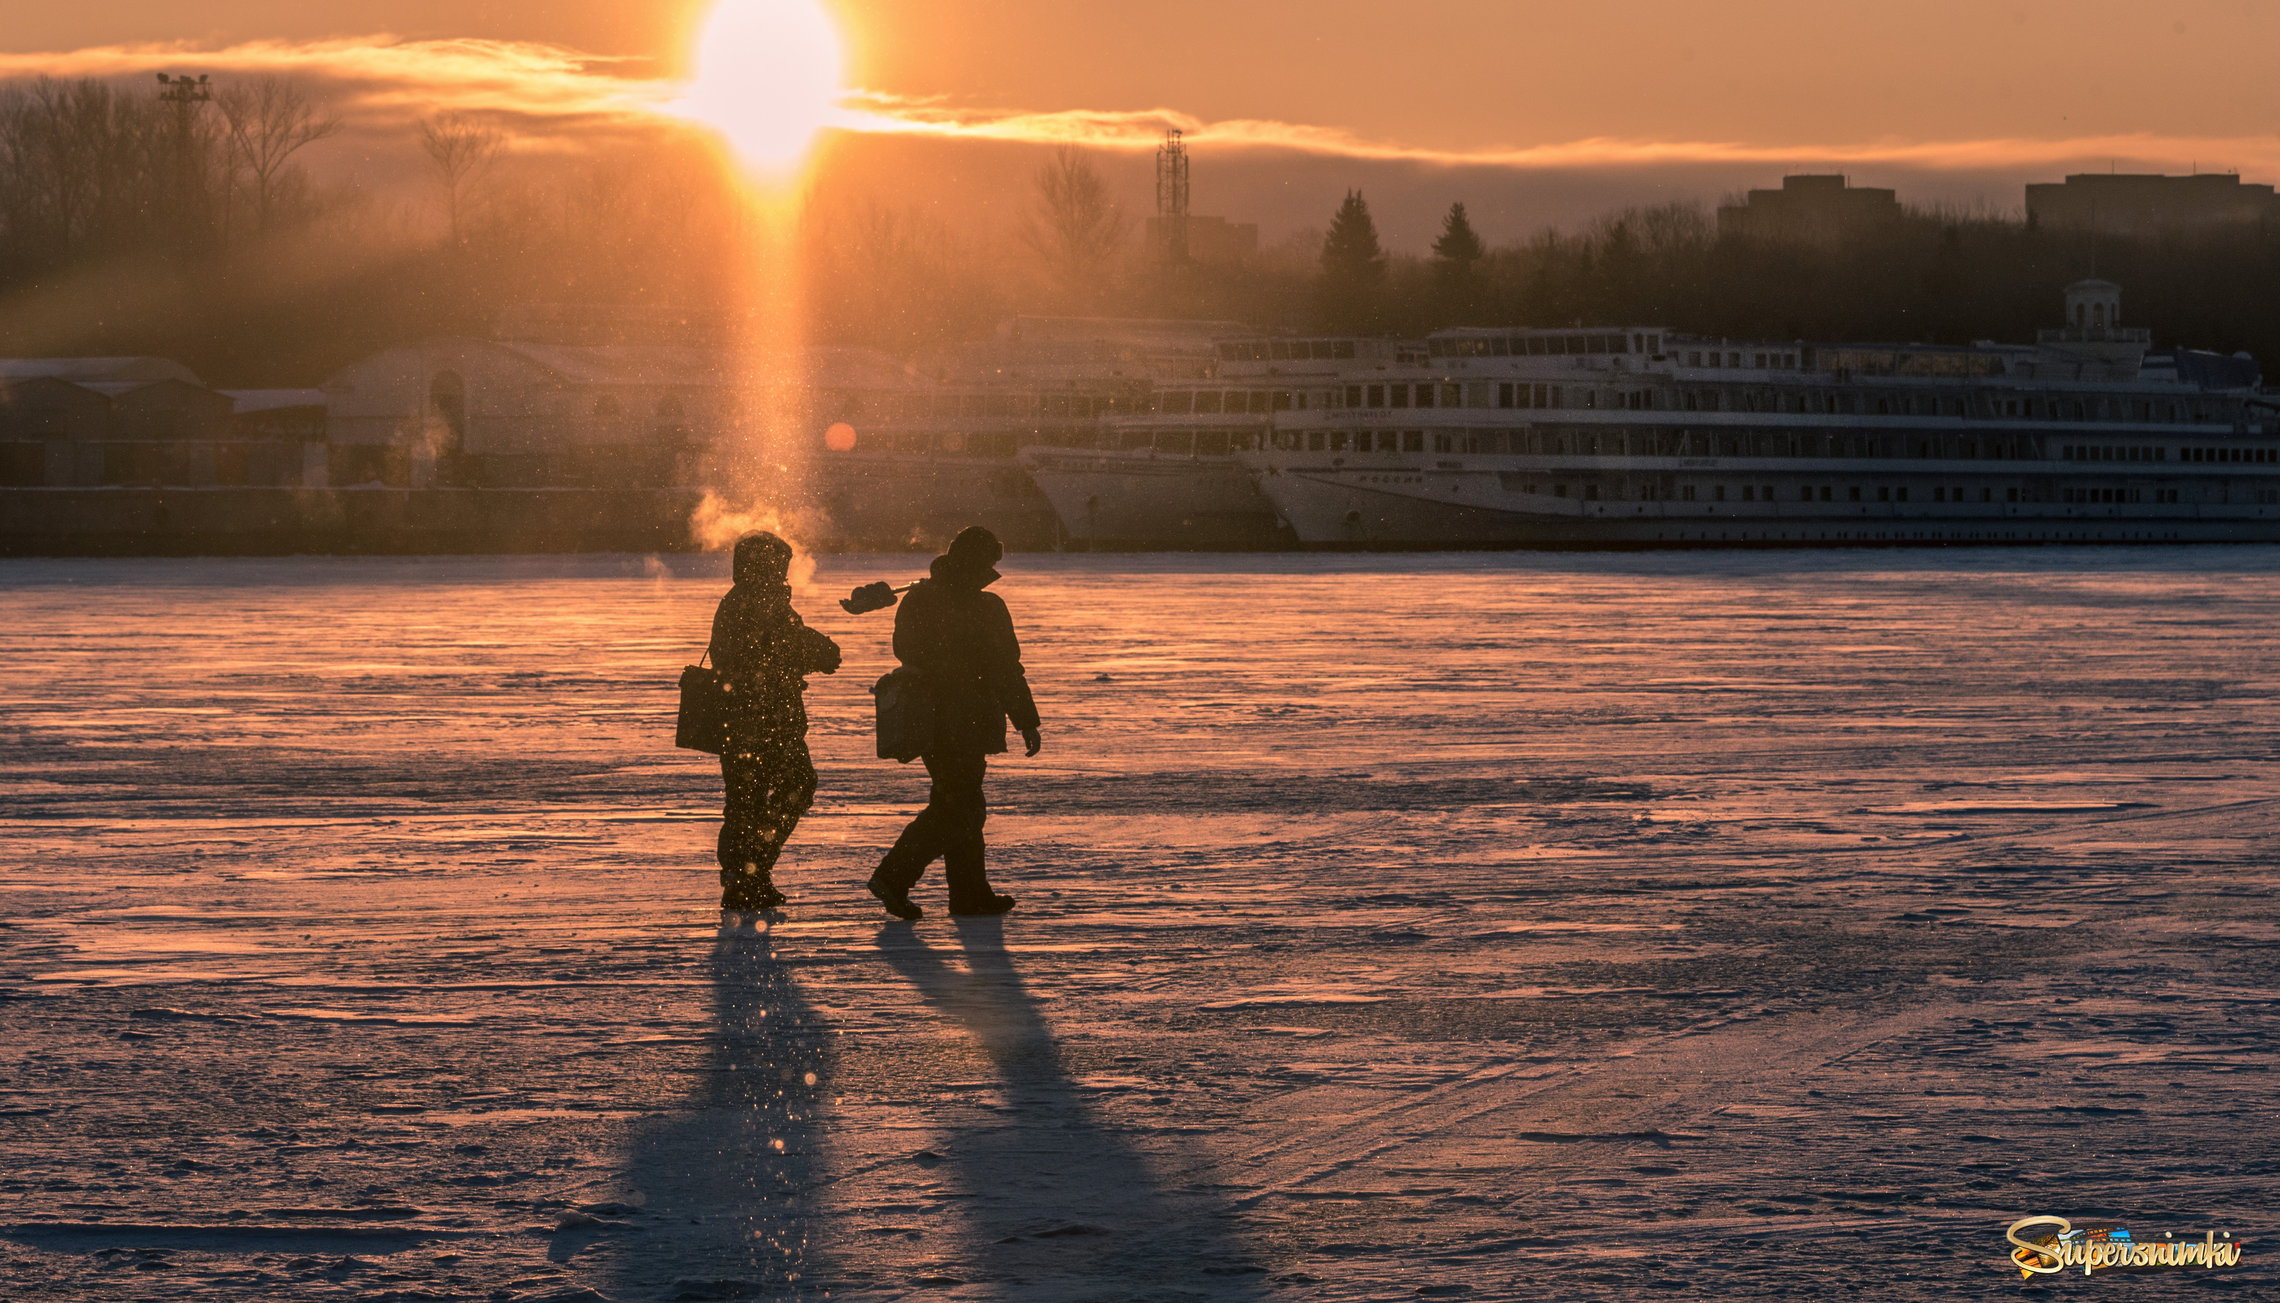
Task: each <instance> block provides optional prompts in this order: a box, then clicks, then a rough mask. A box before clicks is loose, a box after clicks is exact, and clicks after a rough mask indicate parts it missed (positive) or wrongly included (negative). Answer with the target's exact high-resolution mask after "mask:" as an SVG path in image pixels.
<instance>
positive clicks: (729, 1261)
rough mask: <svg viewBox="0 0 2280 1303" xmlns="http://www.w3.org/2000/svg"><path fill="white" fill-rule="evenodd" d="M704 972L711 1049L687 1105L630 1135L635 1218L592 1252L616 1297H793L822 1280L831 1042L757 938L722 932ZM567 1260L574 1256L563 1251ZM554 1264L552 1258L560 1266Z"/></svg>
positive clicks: (603, 1234) (741, 930)
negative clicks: (819, 1230)
mask: <svg viewBox="0 0 2280 1303" xmlns="http://www.w3.org/2000/svg"><path fill="white" fill-rule="evenodd" d="M707 968H708V970H709V975H710V977H711V979H712V1004H713V1019H712V1022H713V1026H712V1032H711V1036H710V1040H711V1042H712V1044H711V1047H710V1052H709V1054H708V1056H707V1059H706V1062H705V1065H704V1068H703V1072H704V1080H703V1083H702V1084H701V1085H700V1086H699V1087H698V1088H697V1089H696V1091H695V1092H694V1097H693V1098H692V1099H690V1100H689V1101H688V1102H687V1103H686V1104H684V1105H683V1106H681V1107H680V1108H678V1109H676V1110H674V1111H673V1112H672V1113H671V1114H669V1115H667V1116H666V1117H663V1118H659V1119H657V1120H656V1121H655V1122H653V1123H652V1124H650V1126H649V1127H648V1128H646V1129H644V1130H643V1131H641V1132H639V1133H637V1134H636V1136H635V1138H634V1142H633V1146H632V1149H631V1151H630V1153H629V1155H628V1161H627V1167H626V1173H625V1184H626V1185H627V1186H628V1187H629V1188H630V1189H632V1190H633V1191H635V1192H636V1193H637V1195H638V1196H639V1200H638V1201H639V1202H640V1203H641V1204H642V1207H641V1209H640V1211H639V1213H637V1214H636V1215H634V1216H633V1217H632V1218H631V1219H630V1221H629V1224H628V1225H627V1226H626V1227H625V1229H624V1230H623V1231H595V1230H590V1229H589V1230H587V1231H584V1232H565V1233H563V1234H562V1235H558V1236H557V1237H556V1238H557V1240H558V1241H560V1240H562V1239H563V1238H564V1237H565V1236H573V1237H576V1236H580V1235H585V1236H592V1237H594V1238H596V1239H597V1240H599V1241H605V1242H602V1243H598V1244H597V1246H596V1251H597V1256H605V1257H606V1258H608V1259H609V1261H608V1263H607V1267H606V1269H605V1271H604V1272H603V1273H600V1274H604V1275H606V1276H607V1277H608V1279H609V1284H608V1287H607V1292H608V1293H609V1295H610V1296H611V1297H613V1298H621V1299H628V1300H637V1299H660V1298H661V1299H727V1298H797V1297H804V1296H808V1295H811V1294H814V1295H820V1294H821V1293H822V1292H823V1291H824V1290H825V1289H826V1288H827V1287H828V1285H829V1283H830V1282H828V1281H826V1280H824V1279H821V1277H822V1276H823V1275H824V1274H825V1272H824V1268H823V1264H822V1263H821V1261H820V1258H819V1255H818V1254H817V1252H816V1250H815V1247H814V1245H813V1244H812V1241H813V1240H814V1239H815V1238H816V1237H815V1236H814V1235H813V1234H812V1231H813V1228H814V1226H815V1216H816V1195H817V1191H818V1187H819V1186H820V1184H821V1183H822V1181H823V1180H824V1179H825V1175H824V1167H825V1165H826V1164H825V1152H824V1143H825V1122H824V1117H823V1112H824V1110H823V1101H824V1100H826V1099H828V1098H829V1097H830V1096H829V1094H828V1092H829V1091H830V1089H831V1075H832V1068H833V1057H834V1056H833V1054H832V1052H831V1039H830V1038H831V1035H832V1031H831V1029H830V1028H829V1027H827V1026H825V1025H824V1023H823V1020H822V1018H821V1017H820V1015H818V1014H817V1013H816V1012H815V1010H814V1009H813V1008H812V1007H811V1006H810V1005H809V1004H808V1003H807V1002H806V1001H805V1000H804V999H803V998H802V997H801V995H800V991H799V987H798V984H797V983H795V982H794V981H793V980H792V976H791V972H790V970H789V969H788V968H787V967H786V966H785V965H783V964H782V963H779V962H778V961H777V960H776V959H775V957H774V955H773V952H772V949H771V941H770V938H769V935H768V933H767V932H766V931H765V930H763V929H757V928H755V927H754V926H753V925H752V924H751V923H750V922H745V923H742V924H738V925H730V924H723V925H722V927H721V929H720V933H719V935H718V937H716V938H715V940H714V942H713V949H712V954H711V955H710V957H709V958H708V961H707ZM566 1247H569V1248H571V1250H572V1251H575V1248H576V1247H577V1246H576V1245H575V1244H572V1245H569V1246H566ZM558 1260H559V1259H558Z"/></svg>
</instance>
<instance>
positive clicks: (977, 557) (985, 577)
mask: <svg viewBox="0 0 2280 1303" xmlns="http://www.w3.org/2000/svg"><path fill="white" fill-rule="evenodd" d="M1004 556H1005V545H1004V544H1002V543H1000V542H998V538H997V535H995V534H992V533H991V532H989V531H988V530H986V529H984V528H982V527H981V526H980V525H968V526H967V527H966V528H964V529H961V530H959V531H958V537H956V538H954V539H951V540H950V550H949V551H947V552H944V553H943V554H942V560H941V562H940V563H939V565H940V568H941V569H942V570H944V571H948V572H951V573H953V574H956V575H958V576H960V577H961V578H964V579H966V580H968V581H969V582H972V583H975V584H978V585H981V586H984V587H987V586H988V585H989V584H990V583H992V582H993V581H995V580H996V579H997V577H998V574H997V569H996V567H997V563H998V561H999V560H1000V559H1002V558H1003V557H1004Z"/></svg>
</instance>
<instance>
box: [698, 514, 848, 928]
mask: <svg viewBox="0 0 2280 1303" xmlns="http://www.w3.org/2000/svg"><path fill="white" fill-rule="evenodd" d="M791 565H792V546H791V544H789V543H786V542H785V541H784V540H782V539H780V538H778V537H776V536H775V535H774V534H769V533H759V534H747V535H745V536H744V537H743V538H740V539H738V540H737V541H736V563H735V578H736V584H735V586H734V587H732V588H730V589H729V590H728V596H726V597H723V598H721V599H720V609H719V610H718V611H717V612H715V613H714V615H713V627H712V660H713V668H714V669H716V670H718V671H719V672H720V676H721V680H722V682H723V683H724V684H725V685H726V686H727V688H728V692H729V701H730V703H731V704H730V707H729V714H728V730H727V745H725V746H723V747H722V748H721V753H720V776H721V780H722V783H723V784H724V785H725V786H726V787H727V789H728V800H727V808H726V809H725V810H723V811H722V813H721V823H720V845H719V857H720V907H721V908H722V909H733V910H764V909H774V908H776V907H777V906H779V905H781V904H783V903H784V901H785V897H784V893H783V892H781V891H778V890H777V889H776V883H775V876H774V872H775V867H776V857H777V856H779V855H781V854H782V853H783V850H784V843H785V842H786V841H788V840H790V839H791V835H792V829H793V828H794V827H795V826H796V825H797V824H798V823H799V821H800V816H801V815H803V814H805V813H807V809H808V807H809V806H810V805H812V804H814V802H815V764H814V762H813V761H812V760H810V759H809V758H808V748H807V727H808V719H807V702H806V700H805V698H804V696H803V694H804V693H806V691H807V681H806V679H807V676H808V675H810V674H831V673H834V672H836V671H837V670H838V669H839V644H837V643H835V642H833V641H832V640H831V639H829V638H827V637H825V636H824V635H823V634H821V633H818V632H816V631H815V630H813V629H810V628H808V627H807V625H806V624H805V623H804V622H803V621H802V620H801V619H800V615H799V612H797V611H795V610H793V609H792V587H791V584H790V583H789V582H788V578H789V576H790V573H791Z"/></svg>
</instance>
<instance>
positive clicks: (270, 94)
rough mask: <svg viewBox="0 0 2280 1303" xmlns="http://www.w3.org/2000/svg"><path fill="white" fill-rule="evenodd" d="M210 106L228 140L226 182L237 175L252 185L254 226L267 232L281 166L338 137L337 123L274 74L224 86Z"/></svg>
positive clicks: (338, 128)
mask: <svg viewBox="0 0 2280 1303" xmlns="http://www.w3.org/2000/svg"><path fill="white" fill-rule="evenodd" d="M214 103H215V104H216V105H217V106H218V107H220V109H221V111H222V122H223V128H224V130H225V131H226V132H227V136H228V140H229V157H230V167H231V170H232V174H233V175H232V179H233V180H234V179H235V176H236V175H237V174H240V173H242V174H243V175H244V176H245V177H247V178H248V179H249V180H250V181H251V182H252V184H253V213H254V222H255V225H256V227H257V229H259V230H262V231H267V230H268V229H269V222H270V215H271V213H272V211H273V210H274V208H275V205H276V202H277V198H278V194H279V189H280V183H281V181H282V180H283V176H284V172H285V168H286V165H287V164H288V163H289V162H290V161H291V160H292V157H293V155H295V154H297V153H299V152H300V151H301V150H302V149H304V148H306V147H307V146H310V145H313V144H315V143H317V142H318V141H320V140H323V139H325V138H327V137H329V136H334V135H338V134H339V133H340V129H341V120H340V119H339V118H338V117H333V116H329V115H320V114H319V113H318V112H317V110H316V108H315V107H314V106H312V105H311V104H310V103H309V97H308V94H307V93H306V92H305V91H303V90H302V89H301V87H300V86H299V85H298V84H296V83H294V82H292V81H288V80H287V79H285V78H283V77H277V76H265V77H258V78H255V79H254V80H253V81H251V82H244V83H240V84H238V85H234V86H229V87H225V88H224V89H223V91H222V93H221V94H219V95H217V96H215V97H214Z"/></svg>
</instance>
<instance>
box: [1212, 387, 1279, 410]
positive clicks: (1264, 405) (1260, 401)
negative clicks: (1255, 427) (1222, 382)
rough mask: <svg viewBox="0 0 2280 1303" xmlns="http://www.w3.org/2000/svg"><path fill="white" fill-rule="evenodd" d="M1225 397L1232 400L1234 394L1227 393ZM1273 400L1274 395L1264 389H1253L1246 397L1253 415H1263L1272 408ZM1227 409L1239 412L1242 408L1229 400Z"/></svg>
mask: <svg viewBox="0 0 2280 1303" xmlns="http://www.w3.org/2000/svg"><path fill="white" fill-rule="evenodd" d="M1227 397H1228V398H1229V399H1231V400H1232V399H1233V398H1234V397H1235V395H1233V394H1229V395H1227ZM1286 397H1287V395H1286ZM1274 400H1275V395H1273V394H1271V393H1268V392H1267V391H1266V390H1264V389H1258V390H1253V391H1252V393H1251V394H1250V397H1249V399H1248V401H1249V403H1250V407H1251V413H1252V414H1253V415H1254V416H1263V415H1265V414H1266V413H1267V412H1269V411H1272V410H1274ZM1227 410H1228V411H1230V412H1239V411H1241V410H1243V409H1242V408H1240V407H1237V406H1235V404H1234V403H1233V402H1232V401H1230V402H1229V403H1228V405H1227Z"/></svg>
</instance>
